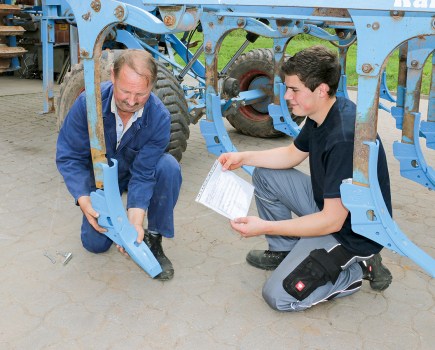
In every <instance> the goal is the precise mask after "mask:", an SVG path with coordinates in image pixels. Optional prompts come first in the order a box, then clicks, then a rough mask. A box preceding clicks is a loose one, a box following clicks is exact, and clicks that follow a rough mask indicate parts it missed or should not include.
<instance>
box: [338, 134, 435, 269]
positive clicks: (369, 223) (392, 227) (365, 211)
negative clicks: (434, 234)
mask: <svg viewBox="0 0 435 350" xmlns="http://www.w3.org/2000/svg"><path fill="white" fill-rule="evenodd" d="M364 144H366V145H368V146H369V179H370V187H363V186H358V185H354V184H352V183H347V182H343V183H342V184H341V186H340V192H341V198H342V201H343V204H344V206H345V207H346V208H347V209H348V210H349V211H350V212H351V214H352V215H351V222H352V230H353V231H354V232H356V233H358V234H360V235H362V236H364V237H367V238H369V239H371V240H372V241H375V242H377V243H379V244H381V245H383V246H384V247H386V248H388V249H391V250H392V251H393V252H396V253H399V254H400V255H403V256H406V257H408V258H410V259H411V260H413V261H414V262H415V263H416V264H417V265H419V266H421V267H422V268H423V269H424V270H426V272H427V273H428V274H429V275H430V276H432V277H435V259H433V258H432V257H431V256H430V255H428V254H427V253H425V252H424V251H423V250H422V249H420V248H419V247H418V246H416V245H415V244H414V243H413V242H411V240H409V238H408V237H406V235H405V234H404V233H403V232H402V231H401V230H400V229H399V227H398V226H397V224H396V222H395V221H394V220H393V219H392V218H391V216H390V214H389V212H388V209H387V207H386V205H385V202H384V200H383V197H382V192H381V189H380V187H379V181H378V176H377V164H378V152H379V142H378V141H377V142H376V143H374V142H364Z"/></svg>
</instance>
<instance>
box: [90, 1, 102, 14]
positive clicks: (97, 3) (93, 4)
mask: <svg viewBox="0 0 435 350" xmlns="http://www.w3.org/2000/svg"><path fill="white" fill-rule="evenodd" d="M91 9H92V10H94V11H95V12H100V10H101V3H100V0H94V1H92V2H91Z"/></svg>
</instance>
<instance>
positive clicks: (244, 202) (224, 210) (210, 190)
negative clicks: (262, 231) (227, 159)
mask: <svg viewBox="0 0 435 350" xmlns="http://www.w3.org/2000/svg"><path fill="white" fill-rule="evenodd" d="M253 194H254V186H252V185H251V184H250V183H249V182H247V181H245V180H244V179H242V178H241V177H239V176H237V175H236V174H235V173H233V172H232V171H229V170H228V171H222V165H221V163H219V162H218V161H217V160H216V161H215V162H214V164H213V166H212V168H211V170H210V172H209V173H208V175H207V178H206V179H205V181H204V183H203V185H202V187H201V189H200V191H199V193H198V196H197V197H196V201H197V202H198V203H201V204H203V205H205V206H206V207H209V208H210V209H213V210H214V211H215V212H217V213H219V214H221V215H223V216H225V217H227V218H228V219H230V220H234V219H235V218H239V217H244V216H246V215H247V214H248V211H249V206H250V205H251V200H252V196H253Z"/></svg>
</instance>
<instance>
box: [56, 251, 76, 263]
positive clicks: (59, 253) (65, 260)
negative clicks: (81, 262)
mask: <svg viewBox="0 0 435 350" xmlns="http://www.w3.org/2000/svg"><path fill="white" fill-rule="evenodd" d="M56 254H57V255H61V256H63V257H64V258H65V259H64V260H63V262H62V264H63V265H66V264H68V262H69V261H70V260H71V259H72V253H67V252H59V251H56Z"/></svg>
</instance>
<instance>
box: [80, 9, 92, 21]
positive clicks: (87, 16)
mask: <svg viewBox="0 0 435 350" xmlns="http://www.w3.org/2000/svg"><path fill="white" fill-rule="evenodd" d="M82 18H83V19H84V20H85V21H89V20H90V19H91V12H90V11H88V12H86V13H85V14H84V15H82Z"/></svg>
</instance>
